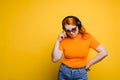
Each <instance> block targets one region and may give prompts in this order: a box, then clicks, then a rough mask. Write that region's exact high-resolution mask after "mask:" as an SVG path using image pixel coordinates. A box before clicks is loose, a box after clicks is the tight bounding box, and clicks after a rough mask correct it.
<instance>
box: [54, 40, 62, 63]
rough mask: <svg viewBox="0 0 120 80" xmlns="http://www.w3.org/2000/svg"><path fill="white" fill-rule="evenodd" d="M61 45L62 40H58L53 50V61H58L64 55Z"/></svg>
mask: <svg viewBox="0 0 120 80" xmlns="http://www.w3.org/2000/svg"><path fill="white" fill-rule="evenodd" d="M59 45H60V41H59V40H56V43H55V45H54V48H53V51H52V61H53V62H57V61H58V60H59V59H60V58H61V56H62V51H60V50H59Z"/></svg>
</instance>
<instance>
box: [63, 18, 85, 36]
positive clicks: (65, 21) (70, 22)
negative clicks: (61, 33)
mask: <svg viewBox="0 0 120 80" xmlns="http://www.w3.org/2000/svg"><path fill="white" fill-rule="evenodd" d="M66 24H68V25H73V26H77V27H78V29H79V33H80V34H84V33H86V31H85V28H84V27H83V26H82V23H81V21H80V20H79V19H78V18H77V17H75V16H67V17H65V18H64V19H63V21H62V28H63V30H65V25H66Z"/></svg>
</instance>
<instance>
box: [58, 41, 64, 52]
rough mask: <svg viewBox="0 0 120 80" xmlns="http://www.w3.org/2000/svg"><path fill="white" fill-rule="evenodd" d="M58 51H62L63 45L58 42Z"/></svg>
mask: <svg viewBox="0 0 120 80" xmlns="http://www.w3.org/2000/svg"><path fill="white" fill-rule="evenodd" d="M59 50H61V51H63V45H62V43H61V42H60V45H59Z"/></svg>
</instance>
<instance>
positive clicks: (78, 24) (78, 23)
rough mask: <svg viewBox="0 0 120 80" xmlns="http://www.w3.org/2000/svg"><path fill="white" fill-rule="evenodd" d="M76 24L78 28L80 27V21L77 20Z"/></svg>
mask: <svg viewBox="0 0 120 80" xmlns="http://www.w3.org/2000/svg"><path fill="white" fill-rule="evenodd" d="M77 26H78V28H79V29H80V27H81V22H79V21H77Z"/></svg>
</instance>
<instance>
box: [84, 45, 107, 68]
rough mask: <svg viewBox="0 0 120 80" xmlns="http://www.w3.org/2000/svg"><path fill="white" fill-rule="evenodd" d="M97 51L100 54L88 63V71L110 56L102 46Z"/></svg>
mask: <svg viewBox="0 0 120 80" xmlns="http://www.w3.org/2000/svg"><path fill="white" fill-rule="evenodd" d="M95 50H96V51H97V52H98V54H97V55H96V56H95V57H94V58H92V59H91V60H90V61H89V62H88V64H87V65H86V69H89V67H90V66H92V65H93V64H95V63H97V62H99V61H101V60H102V59H103V58H105V57H106V56H107V55H108V53H107V51H106V50H105V49H104V47H103V46H102V45H99V46H98V47H97V48H96V49H95Z"/></svg>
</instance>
